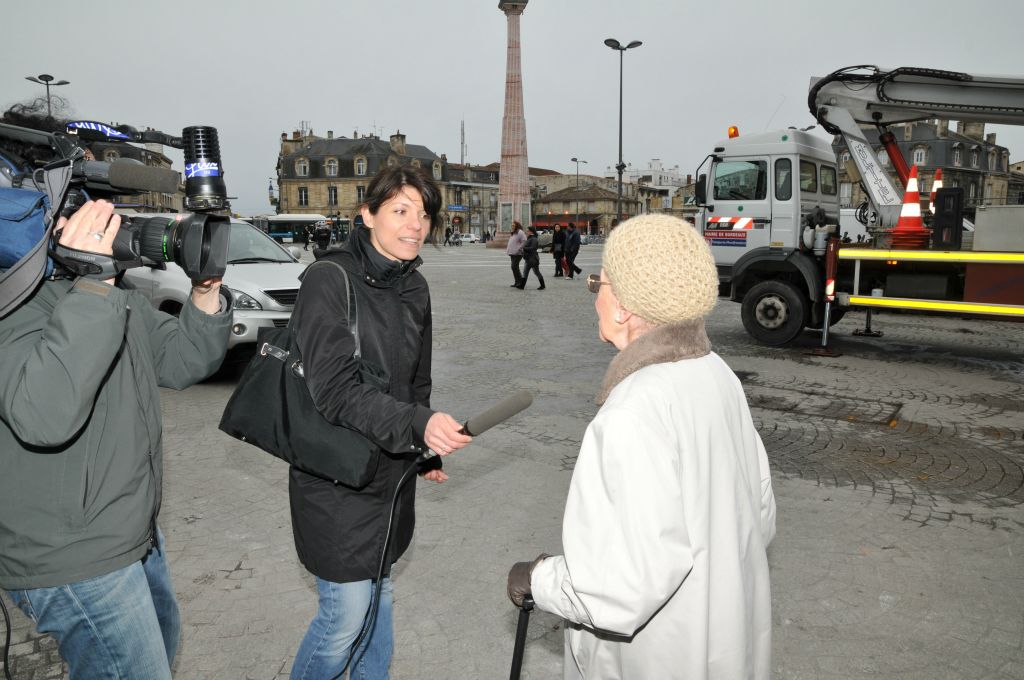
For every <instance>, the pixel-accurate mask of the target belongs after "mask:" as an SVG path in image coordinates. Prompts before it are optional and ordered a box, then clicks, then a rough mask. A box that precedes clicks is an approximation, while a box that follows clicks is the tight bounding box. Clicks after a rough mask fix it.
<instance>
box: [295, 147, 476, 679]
mask: <svg viewBox="0 0 1024 680" xmlns="http://www.w3.org/2000/svg"><path fill="white" fill-rule="evenodd" d="M440 207H441V194H440V191H439V190H438V188H437V186H436V185H435V184H434V182H433V181H432V180H431V179H430V178H429V177H428V176H427V175H426V174H424V173H423V172H422V171H421V170H420V169H419V168H416V167H411V166H396V167H392V168H387V169H383V170H381V171H380V172H379V173H378V174H377V175H376V177H374V179H373V181H372V182H370V185H369V187H367V192H366V201H365V203H364V204H363V205H362V206H361V209H360V212H361V215H362V218H363V223H364V225H365V226H363V227H360V228H357V229H356V230H355V231H354V232H353V233H352V234H351V235H350V236H349V238H348V240H347V241H346V242H345V244H344V246H342V247H341V248H339V249H337V250H332V251H329V254H327V255H326V256H325V258H324V259H327V260H331V261H333V262H335V263H337V264H339V265H341V267H343V268H344V269H345V271H346V272H347V273H348V280H349V282H350V284H351V285H352V286H353V289H354V291H355V298H356V305H357V309H358V322H359V326H358V332H359V338H360V341H361V345H362V357H363V359H364V360H366V361H370V362H373V363H375V364H377V365H378V366H381V367H383V368H385V369H387V370H388V372H389V373H390V376H391V379H390V389H389V390H388V392H387V393H384V392H381V391H378V390H376V389H374V388H372V387H370V386H369V385H364V384H361V383H360V381H359V379H358V375H359V372H358V365H357V362H356V360H355V359H354V356H353V352H354V348H355V343H354V340H353V337H352V334H351V332H350V330H349V327H348V322H347V318H348V312H347V308H348V302H347V296H346V295H345V290H346V288H345V281H344V277H343V275H342V272H341V271H339V270H338V268H337V267H331V266H327V265H319V266H315V267H311V268H310V269H309V271H308V272H307V273H306V275H305V276H304V278H303V281H302V287H301V289H300V291H299V297H298V301H297V302H296V304H295V310H294V313H293V315H292V321H291V323H292V327H293V329H294V333H295V338H296V342H297V343H298V346H299V349H300V352H301V354H302V357H303V360H304V365H305V375H306V381H307V383H308V385H309V388H310V393H311V394H312V396H313V402H314V403H315V404H316V407H317V410H318V411H320V413H322V414H323V415H324V417H325V418H327V419H328V420H330V421H332V422H338V423H344V424H346V425H348V426H351V427H354V428H355V429H357V430H359V431H360V432H362V433H363V434H364V435H366V436H367V438H369V439H371V440H373V441H375V442H376V443H377V444H379V445H380V447H381V448H382V450H383V451H386V452H390V453H387V454H386V455H382V456H381V460H380V466H379V468H378V469H377V473H376V476H375V477H374V479H373V481H371V482H370V484H369V485H368V486H367V487H366V488H364V489H361V490H358V491H357V490H354V489H351V488H347V487H345V486H341V485H337V484H334V483H333V482H330V481H326V480H323V479H320V478H318V477H313V476H311V475H307V474H305V473H303V472H300V471H299V470H296V469H294V468H292V470H291V472H290V479H289V487H288V490H289V496H290V499H291V511H292V529H293V532H294V535H295V548H296V550H297V552H298V555H299V559H300V560H301V561H302V564H303V565H304V566H305V567H306V569H308V570H309V571H310V572H311V573H312V574H313V575H314V576H316V584H317V592H318V595H319V603H318V607H317V613H316V616H315V618H314V619H313V621H312V623H310V626H309V629H308V630H307V631H306V635H305V637H304V638H303V640H302V643H301V645H300V646H299V650H298V653H297V654H296V658H295V662H294V664H293V666H292V672H291V677H292V678H293V679H295V678H304V679H306V680H327V679H328V678H333V677H335V676H337V675H338V674H340V673H341V671H342V669H343V668H344V667H345V665H346V662H347V661H348V657H349V654H350V652H351V651H352V650H351V646H352V644H353V642H354V640H355V638H356V636H357V635H358V633H359V630H360V628H361V627H362V625H363V621H364V619H365V618H366V616H367V615H368V610H369V605H370V601H371V594H372V592H373V590H374V587H375V585H376V578H377V570H378V564H379V562H380V559H381V554H380V550H381V546H382V545H383V543H384V535H385V532H386V531H387V523H388V514H389V509H390V504H391V499H392V497H393V495H394V493H395V491H396V487H397V484H398V481H399V479H400V478H401V477H402V475H403V474H404V473H405V472H406V471H407V470H408V469H409V467H410V466H412V465H415V464H416V463H415V459H416V453H415V451H417V450H421V449H423V448H430V449H431V450H433V451H435V452H436V453H438V454H441V455H447V454H448V453H451V452H452V451H455V450H456V449H460V448H462V447H463V446H465V445H466V444H468V443H469V442H470V438H469V437H468V436H466V435H464V434H461V433H460V432H459V430H460V428H461V425H460V424H459V423H458V422H456V420H455V419H454V418H452V417H451V416H450V415H448V414H446V413H440V412H434V411H432V410H431V409H430V406H429V403H430V388H431V380H430V353H431V350H430V343H431V319H430V315H431V311H430V293H429V291H428V289H427V282H426V280H425V279H424V278H423V276H422V275H421V274H420V273H419V272H418V271H417V267H419V265H420V262H421V260H420V257H419V253H420V249H421V248H422V247H423V242H424V240H425V239H426V237H427V235H428V234H430V233H433V234H434V236H435V237H436V235H437V232H438V230H439V220H438V211H439V210H440ZM341 453H342V454H343V453H344V452H341ZM425 476H426V477H427V478H428V479H431V480H433V481H437V482H441V481H444V480H445V479H447V477H446V475H445V474H444V473H443V472H442V471H441V470H440V469H435V470H432V471H430V472H427V473H426V475H425ZM414 493H415V484H414V483H410V484H408V485H406V486H405V487H404V488H403V489H402V491H401V495H400V500H399V503H398V507H397V510H396V518H395V528H394V530H393V531H392V535H391V544H390V548H389V551H388V555H387V557H386V560H385V564H386V565H387V568H388V571H387V573H386V574H385V577H384V579H383V581H382V583H381V598H380V608H379V612H378V614H377V617H376V621H375V625H374V627H373V629H372V630H371V631H370V632H369V633H368V635H367V637H366V638H364V640H363V642H362V643H361V644H360V648H359V649H358V650H356V652H355V655H354V659H355V663H354V665H353V666H352V667H351V668H350V677H351V678H361V679H362V678H365V679H369V680H381V679H386V678H387V677H388V666H389V665H390V662H391V651H392V646H393V645H392V641H393V638H392V628H391V607H392V590H391V579H390V578H389V576H388V574H389V573H390V567H391V565H393V564H394V562H395V561H396V560H397V559H398V558H399V557H401V555H402V554H403V553H404V552H405V550H406V548H408V546H409V543H410V541H411V539H412V533H413V524H414V509H413V500H414Z"/></svg>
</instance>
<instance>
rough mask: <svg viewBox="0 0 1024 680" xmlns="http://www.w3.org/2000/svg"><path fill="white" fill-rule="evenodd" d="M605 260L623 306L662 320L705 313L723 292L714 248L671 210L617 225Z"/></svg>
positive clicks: (679, 319) (653, 320)
mask: <svg viewBox="0 0 1024 680" xmlns="http://www.w3.org/2000/svg"><path fill="white" fill-rule="evenodd" d="M602 265H603V266H604V272H605V275H606V276H607V277H608V280H609V281H610V282H611V284H612V292H613V293H615V297H617V298H618V299H619V302H620V303H621V304H622V306H623V307H625V308H626V309H628V310H629V311H631V312H633V313H634V314H638V315H640V316H641V317H643V318H644V319H646V320H648V321H650V322H651V323H653V324H656V325H659V326H661V325H666V324H676V323H681V322H684V321H693V320H696V319H703V318H704V317H706V316H707V315H708V314H710V313H711V309H712V308H713V307H714V306H715V300H716V299H717V298H718V271H717V270H716V269H715V261H714V260H713V259H712V257H711V250H710V249H709V248H708V245H707V243H705V242H704V238H703V237H702V236H701V235H700V234H699V233H698V232H697V230H696V229H695V228H694V227H692V226H691V225H689V224H687V223H686V222H684V221H683V220H681V219H679V218H677V217H672V216H671V215H640V216H638V217H634V218H632V219H629V220H626V221H625V222H623V223H622V224H620V225H619V226H618V227H616V228H615V229H613V230H612V233H611V235H610V236H609V237H608V240H607V242H606V243H605V247H604V257H603V262H602Z"/></svg>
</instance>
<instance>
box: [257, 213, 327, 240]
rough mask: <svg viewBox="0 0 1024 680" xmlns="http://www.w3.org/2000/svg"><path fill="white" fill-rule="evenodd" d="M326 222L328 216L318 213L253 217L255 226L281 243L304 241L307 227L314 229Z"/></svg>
mask: <svg viewBox="0 0 1024 680" xmlns="http://www.w3.org/2000/svg"><path fill="white" fill-rule="evenodd" d="M326 223H327V217H326V216H324V215H316V214H282V215H260V216H258V217H253V218H252V224H253V226H255V227H257V228H258V229H260V230H261V231H263V232H264V233H266V234H267V235H268V236H270V237H271V238H273V239H274V240H275V241H278V242H279V243H292V242H295V241H302V240H303V239H304V238H305V233H306V227H309V228H310V231H312V230H315V229H316V227H317V226H318V225H322V224H326Z"/></svg>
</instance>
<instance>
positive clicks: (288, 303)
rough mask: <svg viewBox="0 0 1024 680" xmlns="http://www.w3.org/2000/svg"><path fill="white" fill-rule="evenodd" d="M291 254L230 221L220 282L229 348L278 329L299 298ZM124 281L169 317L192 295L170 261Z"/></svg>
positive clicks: (298, 269)
mask: <svg viewBox="0 0 1024 680" xmlns="http://www.w3.org/2000/svg"><path fill="white" fill-rule="evenodd" d="M149 216H150V215H147V217H149ZM161 216H163V217H173V215H161ZM292 250H294V252H292V251H290V250H286V249H285V248H284V247H282V246H281V245H279V244H278V243H277V242H276V241H274V239H272V238H270V237H269V236H267V235H266V234H264V233H263V232H262V231H260V230H259V229H257V228H256V227H254V226H252V225H251V224H249V223H248V222H242V221H241V220H236V219H232V220H231V239H230V244H229V245H228V262H227V271H226V272H225V273H224V282H223V285H225V286H227V287H228V288H230V289H231V292H232V293H233V294H234V298H235V302H234V323H233V324H232V325H231V335H230V337H229V339H228V348H229V349H230V348H233V347H236V346H238V345H244V344H249V343H252V344H255V342H256V334H257V332H258V331H259V329H260V328H262V327H265V326H266V327H271V326H274V327H278V328H280V327H282V326H286V325H287V324H288V319H289V318H290V317H291V314H292V308H293V307H294V306H295V298H296V297H298V294H299V275H300V274H301V273H302V272H303V270H305V268H306V265H304V264H300V263H299V258H298V249H297V248H294V246H293V247H292ZM125 279H126V280H127V281H128V284H129V285H131V286H132V287H133V288H136V289H138V290H139V291H140V292H142V293H143V294H144V295H145V296H146V297H148V298H149V300H150V301H151V302H152V303H153V306H154V307H156V308H157V309H159V310H161V311H164V312H167V313H169V314H177V313H178V312H179V311H181V308H182V306H183V305H184V304H185V301H186V300H187V299H188V296H189V294H190V293H191V290H192V283H191V281H189V279H188V277H187V276H185V272H183V271H182V270H181V268H180V267H179V266H178V265H176V264H174V263H173V262H168V263H166V264H160V265H154V266H148V267H137V268H135V269H129V270H128V271H126V272H125Z"/></svg>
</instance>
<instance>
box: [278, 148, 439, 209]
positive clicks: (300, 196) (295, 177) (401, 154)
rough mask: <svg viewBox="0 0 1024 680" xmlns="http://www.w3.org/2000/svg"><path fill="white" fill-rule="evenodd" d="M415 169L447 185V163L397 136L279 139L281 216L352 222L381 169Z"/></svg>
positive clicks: (426, 149) (427, 150)
mask: <svg viewBox="0 0 1024 680" xmlns="http://www.w3.org/2000/svg"><path fill="white" fill-rule="evenodd" d="M395 165H417V166H420V167H422V168H423V169H424V170H426V171H427V173H428V174H429V175H430V176H431V177H433V178H434V179H435V180H436V181H438V182H439V183H444V182H446V180H447V179H448V163H447V160H446V159H445V157H444V156H443V155H441V156H438V155H437V154H435V153H434V152H433V151H431V150H430V149H428V148H427V147H425V146H421V145H417V144H407V143H406V141H405V135H403V134H402V133H401V131H396V132H395V134H393V135H391V137H390V139H389V140H387V141H385V140H383V139H381V138H380V137H378V136H376V135H373V134H370V135H363V136H359V135H358V134H357V133H353V135H352V138H351V139H349V138H347V137H335V136H334V132H333V131H330V130H329V131H328V132H327V136H326V137H318V136H316V135H314V134H313V131H312V130H296V131H294V132H293V133H292V135H291V137H289V136H288V135H287V134H286V133H282V134H281V149H280V152H279V154H278V157H277V186H278V203H277V212H278V213H317V214H321V215H326V216H328V217H338V218H341V219H352V220H353V221H354V220H355V218H356V215H357V214H358V212H359V210H358V208H359V205H360V204H361V203H362V202H363V200H364V199H365V196H366V187H367V186H368V185H369V184H370V180H371V179H373V177H374V175H376V174H377V172H378V171H379V170H380V169H381V168H385V167H390V166H395Z"/></svg>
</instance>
